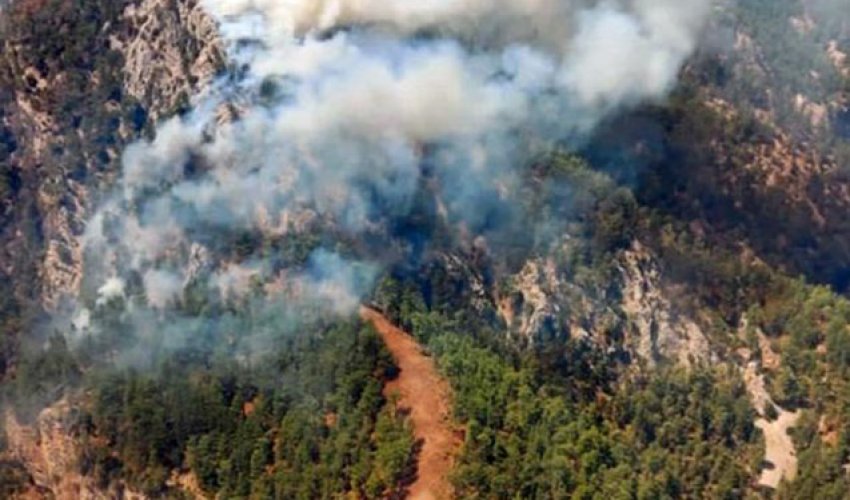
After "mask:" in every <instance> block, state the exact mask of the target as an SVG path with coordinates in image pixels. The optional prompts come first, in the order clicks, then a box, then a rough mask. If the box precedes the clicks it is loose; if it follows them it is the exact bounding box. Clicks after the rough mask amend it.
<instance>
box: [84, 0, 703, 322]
mask: <svg viewBox="0 0 850 500" xmlns="http://www.w3.org/2000/svg"><path fill="white" fill-rule="evenodd" d="M204 5H205V7H206V8H207V9H208V10H209V12H210V13H211V14H212V15H213V16H215V17H216V19H218V21H219V23H220V29H221V35H222V37H223V38H224V40H225V42H226V43H227V46H228V47H229V56H230V59H231V71H230V74H229V75H228V77H227V78H224V79H223V80H222V81H220V82H218V83H217V84H216V85H214V86H213V87H212V88H211V89H209V90H207V91H205V92H204V94H203V95H200V96H197V97H196V98H195V102H194V104H195V106H194V110H193V111H192V112H191V113H189V114H188V115H187V116H184V117H179V118H173V119H171V120H168V121H166V122H164V123H162V124H161V125H160V126H159V127H158V129H157V132H156V136H155V138H154V139H152V140H149V141H141V142H139V143H137V144H134V145H132V146H131V147H129V148H127V150H126V151H125V152H124V155H123V169H124V170H123V175H122V177H121V179H120V183H119V185H118V186H117V188H116V191H115V194H114V196H112V197H111V198H110V199H109V200H108V201H107V202H106V203H104V204H103V206H102V207H101V209H100V210H99V211H98V213H97V214H96V215H95V216H94V217H93V218H92V220H91V221H90V223H89V226H88V229H87V232H86V235H85V246H86V249H87V252H88V254H89V255H96V256H97V258H96V259H93V258H89V259H88V266H87V280H88V282H89V286H91V287H92V288H93V289H95V290H96V289H100V296H101V298H100V299H98V304H96V305H97V306H102V305H103V304H104V303H105V302H104V301H107V300H108V299H109V298H110V297H118V296H120V297H125V296H126V297H128V300H130V301H133V300H136V299H135V297H137V296H143V297H144V300H143V301H140V302H139V304H146V306H147V307H149V308H152V309H153V310H157V311H160V312H159V313H157V314H159V317H161V315H162V314H163V312H164V311H177V312H174V314H184V313H185V311H186V310H187V309H189V307H188V306H187V304H188V303H189V299H188V298H187V294H188V293H189V292H190V291H191V292H192V293H194V294H196V295H197V294H199V293H200V295H201V296H203V297H204V300H214V301H216V302H218V303H219V304H221V305H222V307H223V305H224V304H226V303H227V302H230V301H233V300H237V299H239V300H253V299H251V297H254V298H256V297H257V296H262V297H266V298H267V299H264V300H272V299H268V297H278V298H276V299H274V300H275V301H279V302H275V303H285V304H287V307H285V308H284V309H286V310H289V311H298V310H299V308H302V307H309V308H313V309H320V310H326V311H329V312H330V313H334V314H347V313H349V312H351V311H352V310H354V308H355V307H356V306H357V304H358V302H359V300H360V299H361V297H362V296H363V295H364V294H366V293H368V291H369V290H370V288H371V286H372V284H373V283H372V282H373V280H374V278H375V277H376V276H377V275H378V274H379V272H380V270H381V268H382V266H385V265H388V264H389V263H388V262H385V261H382V260H381V258H376V257H374V256H370V255H358V253H357V252H356V251H354V250H352V249H351V247H352V246H356V245H347V244H341V243H340V242H352V241H354V242H356V241H357V240H358V239H359V238H361V237H363V236H364V235H368V236H369V237H370V238H386V239H390V238H391V237H392V229H390V227H391V223H392V222H393V221H396V220H401V219H403V218H404V217H405V216H407V215H409V213H410V210H411V207H412V205H413V203H414V199H415V196H416V194H417V192H418V191H419V190H420V189H421V186H422V183H423V179H424V177H425V176H426V173H425V172H426V171H427V177H428V178H429V182H431V183H432V184H433V185H436V186H438V192H439V197H440V202H441V213H442V214H443V215H444V216H445V217H446V218H447V220H449V221H452V222H453V223H457V224H462V225H463V227H464V228H466V229H467V230H468V231H471V232H472V233H477V232H478V231H480V230H482V229H483V227H484V226H485V225H486V224H489V223H491V221H489V222H488V217H487V214H488V212H490V211H491V210H493V207H494V206H497V205H498V203H499V200H500V198H503V197H504V193H505V192H506V191H510V189H511V187H512V186H514V185H516V183H517V181H518V179H517V168H516V167H517V166H519V165H521V164H522V163H523V161H524V160H526V159H527V158H529V157H530V155H531V154H533V153H534V152H535V151H537V150H539V149H540V148H541V147H543V148H545V147H548V145H550V144H552V143H554V142H556V141H558V142H561V143H563V142H566V143H568V144H569V143H570V142H575V141H578V140H580V139H581V138H582V136H583V135H585V134H586V133H587V132H588V131H590V130H591V129H592V128H593V127H594V125H596V124H597V123H598V122H599V121H600V120H602V119H604V118H605V117H606V116H609V115H610V114H611V113H613V112H615V111H617V110H618V109H620V108H622V107H624V106H631V105H635V104H638V103H641V102H645V101H648V100H657V99H661V98H663V97H664V95H665V93H666V92H667V91H668V90H669V89H670V88H671V87H672V86H673V85H674V84H675V82H676V78H677V74H678V72H679V69H680V67H681V65H682V64H683V62H684V61H685V59H686V58H687V57H688V56H689V55H690V53H691V52H692V51H693V50H694V49H695V44H696V40H697V39H698V38H699V32H700V29H701V27H702V25H703V22H704V20H705V18H706V16H707V15H708V13H709V10H710V6H709V4H708V2H707V1H705V0H622V1H610V0H609V1H590V0H588V1H580V0H525V1H516V0H422V1H418V2H410V1H407V0H284V1H280V0H206V1H205V2H204ZM234 109H235V111H234V112H232V113H229V114H230V115H235V117H234V116H231V117H226V116H227V115H228V113H226V112H225V111H226V110H234ZM327 232H330V233H333V237H332V238H329V237H325V236H319V235H321V234H325V233H327ZM311 233H315V235H317V236H316V238H315V240H316V241H315V244H314V245H313V246H312V247H311V248H310V249H309V251H308V253H307V255H306V256H304V258H302V259H300V260H299V261H298V262H296V263H294V264H293V263H292V262H284V261H282V260H281V259H280V258H279V257H278V256H275V255H271V254H270V252H269V251H268V249H264V248H263V247H264V245H263V244H262V241H264V240H267V239H269V238H272V237H273V238H272V239H274V240H275V241H278V240H280V239H285V238H286V237H289V236H292V237H303V236H305V235H309V234H311ZM246 238H247V239H248V240H249V242H250V244H243V243H242V242H244V240H245V239H246ZM252 238H253V239H252ZM119 283H120V284H121V285H120V286H118V284H119ZM198 290H200V292H198ZM157 314H151V313H150V312H148V313H146V317H148V316H153V317H157ZM185 314H188V313H185ZM95 316H96V315H95ZM219 323H220V324H222V325H224V324H226V323H227V322H226V321H223V320H222V321H220V322H219ZM219 328H225V326H220V327H219Z"/></svg>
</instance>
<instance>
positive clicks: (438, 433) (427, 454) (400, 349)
mask: <svg viewBox="0 0 850 500" xmlns="http://www.w3.org/2000/svg"><path fill="white" fill-rule="evenodd" d="M360 317H361V318H362V319H363V320H364V321H367V322H369V323H371V324H372V325H373V326H374V327H375V330H377V332H378V334H379V335H380V336H381V338H382V339H383V341H384V343H385V344H386V346H387V349H389V351H390V353H392V356H393V358H394V359H395V362H396V364H397V365H398V367H399V369H400V374H399V376H398V378H396V379H395V380H393V381H391V382H390V383H388V384H387V386H386V388H385V393H386V394H387V395H390V394H393V393H397V394H398V395H399V397H400V399H399V401H398V405H399V407H400V408H405V409H407V410H409V411H410V420H411V422H412V423H413V434H414V436H415V438H416V440H417V441H418V442H421V444H422V448H421V450H420V452H419V456H418V467H417V477H416V479H415V480H414V482H413V483H412V484H411V485H410V489H409V498H411V499H413V500H443V499H448V498H451V497H452V489H451V484H450V483H449V479H448V478H449V473H450V472H451V469H452V464H453V462H454V457H455V456H456V454H457V451H458V449H459V447H460V438H459V437H458V435H457V434H456V433H455V432H454V428H453V426H452V424H451V401H452V399H451V388H450V387H449V384H448V382H446V380H445V379H443V378H442V377H441V376H440V375H439V373H438V372H437V367H436V366H435V364H434V360H433V359H431V358H430V357H428V356H425V355H424V354H423V353H422V350H421V348H420V347H419V344H417V343H416V341H415V340H413V338H412V337H411V336H410V335H408V334H407V333H405V332H403V331H401V330H400V329H398V328H396V327H395V325H393V324H392V323H390V322H389V320H387V318H385V317H384V316H383V315H382V314H381V313H379V312H378V311H375V310H374V309H370V308H367V307H363V308H361V309H360Z"/></svg>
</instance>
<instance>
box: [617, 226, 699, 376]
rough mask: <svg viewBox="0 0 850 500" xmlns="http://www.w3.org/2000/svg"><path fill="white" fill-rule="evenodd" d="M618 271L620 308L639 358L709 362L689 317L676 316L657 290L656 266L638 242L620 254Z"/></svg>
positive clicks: (684, 362) (659, 282) (648, 360)
mask: <svg viewBox="0 0 850 500" xmlns="http://www.w3.org/2000/svg"><path fill="white" fill-rule="evenodd" d="M620 272H621V273H622V278H623V288H622V296H623V302H622V309H623V312H625V314H626V316H627V318H628V321H629V323H630V328H629V330H630V334H631V336H632V337H633V339H632V345H633V346H634V349H635V352H636V353H637V354H638V356H639V357H640V358H641V359H643V360H645V361H646V362H647V363H649V364H650V365H654V364H656V363H657V362H658V361H659V360H661V359H667V360H671V361H674V362H677V363H679V364H682V365H685V366H688V365H692V364H693V363H695V362H699V361H707V360H709V359H710V356H711V349H710V346H709V343H708V340H707V339H706V337H705V334H704V333H703V332H702V330H701V329H700V327H699V326H698V325H697V324H696V323H695V322H694V321H693V320H692V319H691V318H688V317H687V316H684V315H680V314H677V313H676V311H675V310H674V308H673V306H672V304H671V302H670V300H669V298H668V297H667V296H665V293H664V291H663V289H662V287H661V272H660V270H659V267H658V264H657V263H656V262H655V261H654V260H653V259H652V257H651V256H650V255H649V254H648V253H647V252H646V250H645V249H644V248H643V246H642V245H640V243H637V242H636V243H635V244H634V245H633V246H632V248H631V249H629V250H627V251H626V252H624V253H623V257H622V259H621V264H620Z"/></svg>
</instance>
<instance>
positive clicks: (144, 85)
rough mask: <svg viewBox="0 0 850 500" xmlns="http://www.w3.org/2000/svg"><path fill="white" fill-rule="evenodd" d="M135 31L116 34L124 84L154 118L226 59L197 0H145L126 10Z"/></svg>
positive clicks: (202, 82) (211, 22)
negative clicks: (123, 37) (118, 35)
mask: <svg viewBox="0 0 850 500" xmlns="http://www.w3.org/2000/svg"><path fill="white" fill-rule="evenodd" d="M126 19H127V22H128V23H129V24H130V25H131V26H132V27H133V32H134V33H135V34H134V36H131V37H128V38H127V39H116V40H115V45H116V46H117V47H118V48H119V50H120V51H121V52H122V53H123V54H124V59H125V63H124V72H125V82H124V86H125V89H126V91H127V93H129V94H130V95H132V96H134V97H135V98H137V99H138V100H139V101H141V102H144V103H146V104H147V105H148V106H150V115H151V117H152V118H154V121H156V120H157V119H158V118H160V117H162V114H163V113H166V112H168V111H169V110H172V109H174V108H175V107H177V106H179V105H180V104H181V100H183V99H188V98H189V96H191V95H193V94H195V93H196V92H198V91H199V90H201V89H202V88H203V86H204V85H206V84H207V83H208V82H209V81H210V80H211V79H212V77H213V76H214V75H215V74H216V72H217V71H218V70H219V69H220V68H221V67H222V65H223V64H224V48H223V46H222V44H221V41H220V39H219V37H218V31H217V27H216V23H215V21H214V20H213V19H212V18H211V17H210V16H209V14H207V13H206V12H205V11H204V9H203V8H202V7H201V5H200V3H199V2H198V1H197V0H180V1H163V0H143V1H142V2H141V3H140V4H138V5H131V6H130V7H128V8H127V11H126Z"/></svg>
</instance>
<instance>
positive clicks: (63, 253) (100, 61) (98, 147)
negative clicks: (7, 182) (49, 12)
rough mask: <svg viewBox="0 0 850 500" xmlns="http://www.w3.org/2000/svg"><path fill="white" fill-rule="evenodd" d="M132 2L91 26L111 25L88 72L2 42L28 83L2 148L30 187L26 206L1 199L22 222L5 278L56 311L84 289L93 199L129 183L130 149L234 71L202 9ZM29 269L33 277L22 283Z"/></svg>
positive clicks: (27, 43)
mask: <svg viewBox="0 0 850 500" xmlns="http://www.w3.org/2000/svg"><path fill="white" fill-rule="evenodd" d="M122 3H123V4H126V7H125V8H123V10H122V9H121V7H120V6H121V5H122ZM122 3H117V4H116V10H115V11H114V12H110V13H101V14H102V16H103V18H102V19H98V20H97V21H92V22H96V23H101V24H100V32H99V33H98V35H97V36H98V39H97V40H95V41H90V42H89V41H81V42H80V44H81V47H82V48H79V49H78V51H79V52H78V53H77V56H76V57H79V58H82V59H84V58H86V57H89V58H90V60H89V61H86V62H85V64H88V65H91V66H92V69H91V70H90V71H88V72H81V71H80V68H79V66H80V65H81V64H83V63H80V62H79V61H77V60H74V59H72V57H71V56H68V57H69V58H68V61H64V60H63V61H62V62H61V63H58V64H57V63H54V62H53V61H52V60H48V61H47V62H45V61H44V57H42V56H41V55H40V54H41V51H42V50H44V48H43V47H42V44H43V41H40V40H39V39H36V38H33V37H27V36H8V37H7V38H5V39H2V40H0V43H2V45H3V46H2V47H0V51H2V53H3V56H2V58H0V63H2V64H3V66H4V68H3V69H8V73H7V74H10V75H15V74H19V75H20V77H19V78H18V79H14V77H11V78H13V79H12V80H10V81H8V82H6V81H4V87H5V88H9V89H12V92H13V93H14V95H13V96H11V97H8V96H7V98H6V99H5V100H3V102H0V109H3V112H2V113H0V139H2V138H4V137H5V138H7V139H6V141H8V142H9V143H11V144H13V145H14V147H13V148H11V149H13V151H12V153H11V155H10V157H9V160H8V161H10V162H11V165H12V167H13V168H15V169H17V170H18V171H20V172H21V174H20V177H21V184H22V186H21V188H20V190H19V193H18V197H19V199H8V200H0V202H2V203H0V216H4V215H5V217H7V218H8V219H11V223H7V224H3V225H2V226H3V230H2V234H0V243H2V245H0V248H2V250H0V257H3V258H0V262H3V263H4V268H3V269H0V272H2V273H3V274H5V275H6V276H9V277H15V278H16V279H15V280H14V281H15V282H16V283H17V284H18V285H16V286H26V287H29V288H30V289H27V290H19V294H20V295H21V296H25V297H27V298H28V299H31V300H34V301H37V302H40V303H41V304H42V305H43V306H44V307H45V308H46V309H48V310H54V309H56V308H57V307H58V306H59V305H60V303H61V299H62V298H63V297H65V296H74V295H76V294H77V293H78V292H79V290H80V286H81V280H82V278H81V277H82V266H83V261H82V259H83V255H82V253H83V252H82V247H81V242H80V236H81V234H82V233H83V230H84V224H85V221H86V220H87V216H88V212H89V210H90V209H91V208H92V205H93V204H94V203H96V200H94V199H92V193H97V192H103V191H105V190H106V189H108V187H109V185H110V184H111V182H112V180H114V178H115V177H116V176H117V175H119V172H120V155H121V151H122V149H123V146H124V145H125V144H126V143H128V142H130V141H132V140H134V139H136V138H137V137H138V136H139V135H140V134H142V133H143V132H144V131H145V130H146V129H149V127H150V126H152V125H153V124H155V123H156V122H157V121H158V120H160V119H163V118H165V117H167V116H170V115H171V114H173V113H174V111H176V110H177V109H179V108H180V107H181V106H184V105H187V104H188V103H189V98H190V96H192V95H194V94H196V93H198V92H199V91H200V90H201V89H203V88H204V87H205V86H208V85H209V83H210V81H211V80H212V78H213V77H214V76H215V74H216V72H217V71H218V70H219V69H220V68H221V67H222V65H223V64H224V49H223V46H222V44H221V43H220V39H219V37H218V35H217V30H216V24H215V21H214V20H213V19H212V18H211V17H210V16H209V15H207V14H206V13H205V12H204V11H203V10H202V8H201V6H200V3H199V2H198V1H197V0H132V1H129V2H122ZM9 15H10V16H11V15H12V13H11V12H10V13H9ZM17 15H19V16H23V17H22V18H21V19H23V20H24V21H27V20H29V22H33V23H35V22H40V19H36V18H28V16H30V15H36V14H32V13H28V12H22V13H17ZM109 16H112V17H114V18H110V17H109ZM56 18H57V20H56V22H57V23H62V22H64V21H63V20H62V19H63V18H62V16H61V15H57V16H56ZM74 22H77V23H79V22H81V21H74ZM59 28H64V27H63V26H59ZM24 33H25V32H24ZM89 45H91V46H89ZM101 45H105V47H102V46H101ZM68 51H69V52H70V49H69V50H68ZM40 61H41V62H40ZM79 78H87V79H88V81H79V80H78V79H79ZM2 97H3V96H0V98H2ZM0 100H2V99H0ZM66 101H68V102H66ZM80 101H83V102H80ZM4 204H5V205H6V207H7V208H6V210H4V209H3V208H4V206H3V205H4ZM4 211H5V212H7V213H5V214H4V213H3V212H4ZM27 270H29V272H32V273H33V278H32V279H20V276H21V273H23V272H27Z"/></svg>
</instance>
